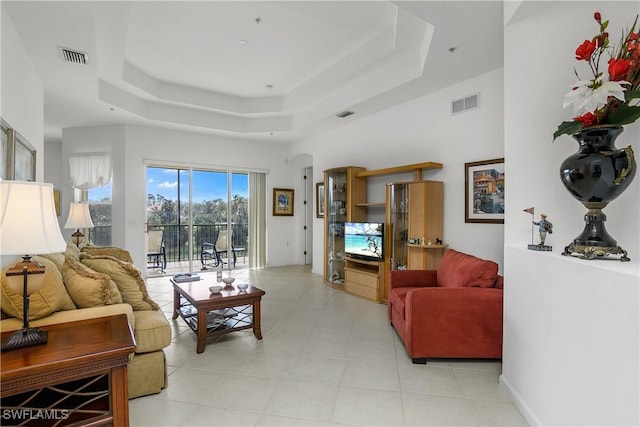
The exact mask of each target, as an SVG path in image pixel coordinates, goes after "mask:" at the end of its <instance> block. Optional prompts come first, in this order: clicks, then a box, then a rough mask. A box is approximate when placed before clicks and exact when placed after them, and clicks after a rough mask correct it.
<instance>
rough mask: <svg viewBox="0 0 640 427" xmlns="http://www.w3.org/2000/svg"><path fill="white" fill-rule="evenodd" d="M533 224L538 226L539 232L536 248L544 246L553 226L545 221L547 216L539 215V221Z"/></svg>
mask: <svg viewBox="0 0 640 427" xmlns="http://www.w3.org/2000/svg"><path fill="white" fill-rule="evenodd" d="M533 224H534V225H537V226H538V231H539V232H540V243H538V246H544V241H545V239H546V238H547V233H549V234H553V224H551V223H550V222H549V221H547V214H540V221H538V222H535V221H533Z"/></svg>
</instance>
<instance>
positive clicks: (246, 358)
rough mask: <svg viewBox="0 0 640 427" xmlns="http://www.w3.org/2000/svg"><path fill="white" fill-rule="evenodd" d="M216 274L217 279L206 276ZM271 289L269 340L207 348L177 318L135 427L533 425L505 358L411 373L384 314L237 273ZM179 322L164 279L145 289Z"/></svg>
mask: <svg viewBox="0 0 640 427" xmlns="http://www.w3.org/2000/svg"><path fill="white" fill-rule="evenodd" d="M207 274H209V273H207ZM234 276H235V277H237V282H240V281H245V282H246V281H249V282H251V283H253V284H255V285H256V286H258V287H260V288H261V289H264V290H265V291H266V295H265V297H263V300H262V335H263V337H264V339H263V340H261V341H258V340H256V339H255V337H254V336H253V334H252V333H251V332H248V331H241V332H236V333H233V334H229V335H226V336H224V337H222V338H219V339H217V340H210V342H209V343H208V345H207V347H206V349H205V352H204V353H202V354H196V340H195V335H194V334H193V332H191V330H190V329H189V328H188V327H187V326H186V325H185V323H184V322H183V321H182V320H181V319H178V320H169V321H170V323H171V325H172V328H173V339H172V342H171V345H170V346H169V347H168V348H166V349H165V352H166V355H167V362H168V365H169V386H168V387H167V389H165V390H163V391H162V392H161V393H159V394H157V395H152V396H145V397H141V398H137V399H133V400H131V401H130V403H129V407H130V421H131V426H134V427H135V426H526V425H527V423H526V422H525V420H524V418H523V417H522V416H521V415H520V413H519V412H518V410H517V409H516V408H515V406H514V405H513V404H512V403H511V402H510V401H509V399H508V397H507V396H506V394H505V393H504V392H503V391H502V390H501V389H500V387H499V385H498V376H499V375H500V370H501V364H500V362H499V361H466V360H465V361H460V360H438V361H429V363H427V365H413V364H412V363H411V359H410V358H409V357H408V356H407V354H406V352H405V349H404V347H403V344H402V342H401V341H400V340H399V339H398V337H397V335H396V334H395V332H394V331H393V329H392V328H391V326H390V325H389V322H388V320H387V313H386V310H387V306H386V305H383V304H376V303H373V302H371V301H368V300H365V299H362V298H359V297H355V296H352V295H349V294H347V293H346V292H344V291H341V290H336V289H332V288H330V287H328V286H326V285H325V284H324V283H323V282H322V278H321V277H320V276H318V275H315V274H312V273H311V271H310V269H309V268H308V267H302V266H293V267H278V268H269V269H263V270H253V271H251V270H244V271H241V272H234ZM148 289H149V292H150V294H151V296H152V297H153V298H154V300H155V301H157V302H158V303H159V304H161V305H162V310H163V311H164V312H165V313H166V315H167V318H169V319H171V310H172V307H173V306H172V304H173V303H172V298H173V293H172V290H171V286H170V283H169V280H168V279H167V278H151V279H149V280H148Z"/></svg>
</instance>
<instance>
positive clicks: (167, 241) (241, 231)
mask: <svg viewBox="0 0 640 427" xmlns="http://www.w3.org/2000/svg"><path fill="white" fill-rule="evenodd" d="M226 228H227V225H226V224H213V225H194V226H193V248H192V252H193V254H192V255H193V259H194V260H199V259H200V252H201V250H202V244H203V243H215V242H216V239H217V238H218V233H219V232H220V231H221V230H225V231H226ZM149 230H163V231H164V234H163V239H164V246H165V251H166V254H167V262H177V261H187V260H188V259H189V239H188V236H189V226H187V225H150V226H149ZM231 230H232V236H231V241H232V242H233V247H234V248H246V247H247V236H248V234H249V225H248V224H245V223H233V224H231ZM89 241H90V242H91V244H93V245H96V246H108V245H110V244H111V226H109V225H99V226H96V227H94V228H91V229H89Z"/></svg>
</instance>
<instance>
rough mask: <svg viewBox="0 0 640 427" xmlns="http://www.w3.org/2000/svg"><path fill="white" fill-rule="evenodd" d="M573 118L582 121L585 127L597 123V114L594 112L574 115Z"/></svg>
mask: <svg viewBox="0 0 640 427" xmlns="http://www.w3.org/2000/svg"><path fill="white" fill-rule="evenodd" d="M573 120H577V121H579V122H582V126H583V127H585V128H586V127H589V126H593V125H594V124H596V116H595V114H593V113H585V114H583V115H581V116H579V117H574V118H573Z"/></svg>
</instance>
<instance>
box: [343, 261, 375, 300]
mask: <svg viewBox="0 0 640 427" xmlns="http://www.w3.org/2000/svg"><path fill="white" fill-rule="evenodd" d="M344 274H345V279H344V290H345V291H347V292H349V293H352V294H355V295H360V296H362V297H365V298H368V299H371V300H374V301H376V302H382V294H383V292H382V284H383V283H384V280H383V277H382V276H383V274H384V261H367V260H363V259H358V258H351V257H346V258H345V267H344Z"/></svg>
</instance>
